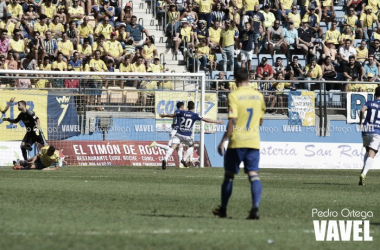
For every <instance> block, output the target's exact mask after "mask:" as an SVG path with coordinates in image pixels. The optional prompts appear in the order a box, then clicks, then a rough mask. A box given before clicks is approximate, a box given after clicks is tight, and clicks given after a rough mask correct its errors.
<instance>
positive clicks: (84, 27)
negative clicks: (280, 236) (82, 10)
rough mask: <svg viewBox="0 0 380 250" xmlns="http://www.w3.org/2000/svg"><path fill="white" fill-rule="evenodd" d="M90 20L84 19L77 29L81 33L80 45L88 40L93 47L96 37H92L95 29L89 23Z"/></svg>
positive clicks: (86, 17)
mask: <svg viewBox="0 0 380 250" xmlns="http://www.w3.org/2000/svg"><path fill="white" fill-rule="evenodd" d="M89 20H90V19H89V17H88V16H85V17H84V18H83V23H81V24H80V25H79V26H78V28H77V29H78V33H79V40H80V44H83V43H84V39H86V38H88V39H89V42H90V45H91V46H92V45H93V43H94V37H93V35H92V34H93V27H92V26H91V25H90V24H89V23H88V21H89Z"/></svg>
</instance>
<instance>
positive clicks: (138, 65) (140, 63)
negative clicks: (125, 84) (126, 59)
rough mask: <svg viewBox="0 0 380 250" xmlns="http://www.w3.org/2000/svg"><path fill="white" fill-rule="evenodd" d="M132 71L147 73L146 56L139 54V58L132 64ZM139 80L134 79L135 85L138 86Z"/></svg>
mask: <svg viewBox="0 0 380 250" xmlns="http://www.w3.org/2000/svg"><path fill="white" fill-rule="evenodd" d="M131 72H135V73H139V72H140V73H145V72H146V68H145V65H144V58H143V57H141V56H139V57H138V58H137V61H136V62H135V63H133V64H132V66H131ZM138 83H139V82H138V81H134V82H133V87H137V85H138Z"/></svg>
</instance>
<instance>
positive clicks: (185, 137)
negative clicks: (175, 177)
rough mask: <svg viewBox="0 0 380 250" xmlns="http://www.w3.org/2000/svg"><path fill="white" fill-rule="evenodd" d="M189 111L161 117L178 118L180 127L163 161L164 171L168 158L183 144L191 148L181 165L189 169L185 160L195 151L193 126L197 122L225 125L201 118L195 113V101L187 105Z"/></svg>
mask: <svg viewBox="0 0 380 250" xmlns="http://www.w3.org/2000/svg"><path fill="white" fill-rule="evenodd" d="M187 109H188V110H187V111H185V110H179V111H178V112H176V113H175V114H170V115H165V114H161V115H160V116H161V117H162V118H164V117H173V118H174V117H177V119H178V120H179V121H180V122H179V127H178V129H177V133H176V134H175V135H174V136H173V138H172V140H173V141H172V142H173V144H172V147H171V148H170V149H169V150H168V151H167V152H166V155H165V159H164V160H163V161H162V169H166V162H167V160H168V158H169V157H170V156H171V154H172V153H173V151H174V149H175V148H176V147H177V146H178V145H179V144H181V143H183V144H184V145H187V146H189V148H188V150H187V152H186V155H185V156H184V159H182V161H181V163H182V164H183V165H184V166H185V167H187V164H186V162H185V159H187V158H188V157H189V156H190V155H191V154H192V153H193V150H194V141H193V138H192V137H191V134H192V133H193V126H194V123H195V122H196V121H201V120H202V121H205V122H209V123H217V124H223V122H222V121H215V120H212V119H208V118H204V117H201V116H199V115H198V114H197V113H194V109H195V104H194V102H193V101H189V102H188V103H187Z"/></svg>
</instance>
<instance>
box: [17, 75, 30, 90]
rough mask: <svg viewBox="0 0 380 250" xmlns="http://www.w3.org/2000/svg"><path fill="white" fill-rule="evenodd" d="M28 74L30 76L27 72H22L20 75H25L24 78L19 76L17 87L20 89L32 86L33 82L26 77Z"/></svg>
mask: <svg viewBox="0 0 380 250" xmlns="http://www.w3.org/2000/svg"><path fill="white" fill-rule="evenodd" d="M27 76H28V75H27V74H21V75H20V77H23V78H17V80H16V88H19V89H29V88H32V83H31V81H30V79H29V78H26V77H27ZM24 77H25V78H24Z"/></svg>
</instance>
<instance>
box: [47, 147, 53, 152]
mask: <svg viewBox="0 0 380 250" xmlns="http://www.w3.org/2000/svg"><path fill="white" fill-rule="evenodd" d="M47 152H49V153H54V152H55V147H53V146H50V147H49V148H48V150H47Z"/></svg>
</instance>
